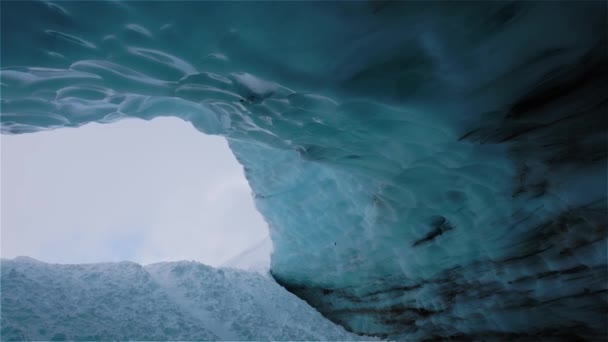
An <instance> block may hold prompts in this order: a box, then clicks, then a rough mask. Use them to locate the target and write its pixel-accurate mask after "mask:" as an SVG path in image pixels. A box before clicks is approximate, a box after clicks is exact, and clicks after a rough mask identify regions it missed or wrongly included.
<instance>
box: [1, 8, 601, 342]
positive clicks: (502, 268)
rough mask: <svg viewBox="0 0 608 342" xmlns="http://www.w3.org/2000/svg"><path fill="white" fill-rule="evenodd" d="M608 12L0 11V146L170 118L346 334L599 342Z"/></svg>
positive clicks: (282, 276) (293, 280)
mask: <svg viewBox="0 0 608 342" xmlns="http://www.w3.org/2000/svg"><path fill="white" fill-rule="evenodd" d="M607 13H608V11H607V4H606V2H474V3H447V2H446V3H444V2H430V3H422V2H384V1H382V2H329V3H318V2H314V3H305V2H284V3H283V2H272V3H257V2H256V3H244V2H204V3H202V2H120V1H112V2H58V3H50V2H2V51H1V56H2V75H1V84H0V85H1V87H2V88H1V90H2V133H5V134H20V133H31V132H36V131H39V130H44V129H54V128H60V127H77V126H81V125H83V124H86V123H88V122H102V123H110V122H114V121H116V120H120V119H122V118H126V117H137V118H142V119H146V120H149V119H152V118H155V117H159V116H176V117H179V118H182V119H184V120H186V121H188V122H191V123H192V125H193V126H194V127H195V128H196V129H198V130H199V131H201V132H202V133H205V134H218V135H222V136H224V137H226V139H227V140H228V142H229V144H230V147H231V149H232V151H233V153H234V154H235V156H236V157H237V159H238V160H239V162H240V163H241V164H242V165H243V167H244V170H245V174H246V177H247V179H248V181H249V184H250V186H251V188H252V190H253V192H254V196H255V201H256V206H257V208H258V210H259V211H260V212H261V213H262V214H263V216H264V217H265V219H266V221H267V222H268V224H269V227H270V234H271V239H272V244H273V247H274V254H273V256H272V263H271V273H272V275H273V277H274V278H275V279H276V280H277V281H278V282H279V283H280V284H281V285H283V286H285V287H286V288H287V289H289V290H290V291H292V292H293V293H294V294H296V295H298V296H299V297H301V298H303V299H305V300H306V301H307V302H308V303H310V304H311V305H312V306H313V307H315V308H316V309H318V310H319V311H320V312H321V313H322V314H323V315H325V316H326V317H327V318H329V319H330V320H332V321H334V322H336V323H339V324H341V325H342V326H344V327H345V328H346V329H347V330H349V331H351V332H355V333H359V334H365V335H370V336H379V337H388V338H395V339H408V340H425V339H431V340H432V339H449V338H451V339H464V340H468V339H483V340H521V339H532V340H537V339H542V340H574V339H581V338H582V339H592V340H597V339H604V338H606V336H607V330H606V320H607V318H608V317H607V311H606V306H607V305H608V303H607V302H608V288H607V280H608V270H607V266H608V262H607V245H606V243H607V241H606V236H607V232H608V215H607V212H606V208H607V196H606V190H607V181H606V172H607V167H606V155H607V130H608V115H606V112H607V104H608V96H607V95H606V94H608V57H607V44H608V39H607V37H606V26H607ZM134 138H136V137H134Z"/></svg>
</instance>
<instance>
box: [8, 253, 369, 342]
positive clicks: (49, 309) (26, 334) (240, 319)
mask: <svg viewBox="0 0 608 342" xmlns="http://www.w3.org/2000/svg"><path fill="white" fill-rule="evenodd" d="M1 266H2V323H1V326H2V340H18V341H23V340H37V341H45V340H46V341H48V340H51V341H57V340H87V341H92V340H94V341H112V340H119V341H126V340H138V341H144V340H181V341H193V340H199V341H200V340H229V341H243V340H244V341H254V340H256V341H257V340H275V341H276V340H280V341H285V340H324V341H327V340H361V337H360V336H357V335H354V334H351V333H348V332H346V331H345V330H344V328H342V327H340V326H338V325H335V324H333V323H331V322H330V321H328V320H327V319H326V318H324V317H323V316H322V315H321V314H320V313H319V312H318V311H316V310H315V309H314V308H312V307H310V306H309V305H308V304H307V303H306V302H304V301H303V300H301V299H299V298H298V297H296V296H295V295H293V294H291V293H289V292H288V291H287V290H285V289H284V288H283V287H281V286H280V285H278V284H277V283H276V282H275V281H274V280H273V279H272V278H271V277H269V276H263V275H261V274H258V273H251V272H246V271H241V270H235V269H215V268H212V267H209V266H206V265H203V264H200V263H197V262H187V261H179V262H165V263H158V264H151V265H147V266H141V265H139V264H136V263H133V262H120V263H104V264H82V265H60V264H47V263H44V262H41V261H37V260H34V259H31V258H27V257H18V258H15V259H12V260H7V259H3V260H2V262H1Z"/></svg>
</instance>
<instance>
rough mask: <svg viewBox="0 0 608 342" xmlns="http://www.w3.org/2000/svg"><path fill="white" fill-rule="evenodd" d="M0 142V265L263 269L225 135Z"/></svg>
mask: <svg viewBox="0 0 608 342" xmlns="http://www.w3.org/2000/svg"><path fill="white" fill-rule="evenodd" d="M1 143H2V257H3V258H13V257H16V256H19V255H27V256H30V257H34V258H36V259H40V260H44V261H47V262H59V263H90V262H108V261H123V260H129V261H135V262H138V263H141V264H149V263H152V262H159V261H172V260H196V261H199V262H202V263H204V264H207V265H211V266H215V267H218V266H233V267H236V268H246V269H251V268H254V269H256V270H264V269H266V270H267V269H268V268H269V266H270V252H271V243H270V241H269V238H268V228H267V225H266V223H265V222H264V220H263V218H262V217H261V215H260V214H259V213H258V211H257V210H256V209H255V206H254V203H253V199H252V196H251V189H250V188H249V184H248V183H247V180H246V179H245V177H244V174H243V169H242V166H241V165H240V164H238V162H237V161H236V160H235V158H234V155H233V154H232V152H231V151H230V149H229V148H228V145H227V143H226V141H225V139H224V138H223V137H218V136H210V135H205V134H200V132H198V131H196V130H195V129H194V128H193V127H192V126H191V125H190V124H189V123H187V122H184V121H183V120H180V119H177V118H157V119H155V120H151V121H144V120H135V119H131V120H122V121H119V122H116V123H112V124H97V123H91V124H87V125H85V126H83V127H80V128H78V129H73V128H71V129H70V128H67V129H57V130H52V131H46V132H39V133H35V134H23V135H2V136H1ZM235 213H238V214H235ZM245 255H246V257H244V256H245ZM240 256H241V257H240Z"/></svg>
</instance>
